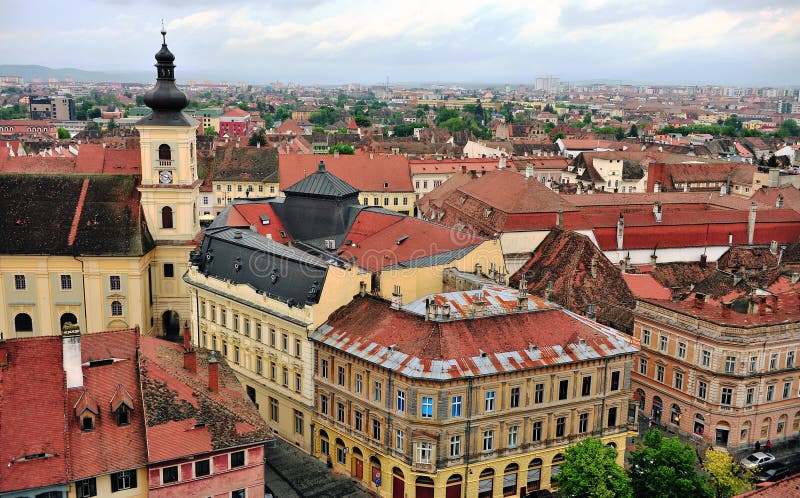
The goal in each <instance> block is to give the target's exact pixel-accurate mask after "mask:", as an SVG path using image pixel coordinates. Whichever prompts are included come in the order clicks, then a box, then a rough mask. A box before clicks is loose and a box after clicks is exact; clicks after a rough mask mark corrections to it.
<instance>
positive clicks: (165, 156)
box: [158, 144, 172, 161]
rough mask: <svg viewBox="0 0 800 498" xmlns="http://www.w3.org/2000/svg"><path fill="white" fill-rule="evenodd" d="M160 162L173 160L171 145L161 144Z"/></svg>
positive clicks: (159, 148) (159, 151) (159, 147)
mask: <svg viewBox="0 0 800 498" xmlns="http://www.w3.org/2000/svg"><path fill="white" fill-rule="evenodd" d="M158 160H159V161H171V160H172V150H171V149H170V148H169V145H167V144H161V145H159V146H158Z"/></svg>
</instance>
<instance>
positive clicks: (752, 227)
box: [747, 202, 756, 246]
mask: <svg viewBox="0 0 800 498" xmlns="http://www.w3.org/2000/svg"><path fill="white" fill-rule="evenodd" d="M755 233H756V203H755V202H751V203H750V215H749V216H748V218H747V245H750V246H752V245H753V236H754V235H755Z"/></svg>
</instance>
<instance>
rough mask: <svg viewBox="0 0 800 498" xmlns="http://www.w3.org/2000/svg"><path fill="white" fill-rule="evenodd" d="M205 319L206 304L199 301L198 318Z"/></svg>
mask: <svg viewBox="0 0 800 498" xmlns="http://www.w3.org/2000/svg"><path fill="white" fill-rule="evenodd" d="M205 317H206V302H205V301H200V318H205Z"/></svg>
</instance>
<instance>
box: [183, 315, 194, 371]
mask: <svg viewBox="0 0 800 498" xmlns="http://www.w3.org/2000/svg"><path fill="white" fill-rule="evenodd" d="M191 337H192V335H191V332H190V330H189V322H188V321H186V322H185V323H184V327H183V368H185V369H186V370H188V371H190V372H192V373H197V351H195V349H194V348H193V347H192V339H191Z"/></svg>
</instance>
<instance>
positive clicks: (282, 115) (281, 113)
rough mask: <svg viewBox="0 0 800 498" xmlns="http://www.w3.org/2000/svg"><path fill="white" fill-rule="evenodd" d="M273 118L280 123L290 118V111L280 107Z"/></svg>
mask: <svg viewBox="0 0 800 498" xmlns="http://www.w3.org/2000/svg"><path fill="white" fill-rule="evenodd" d="M275 117H276V118H277V119H278V120H280V121H284V120H286V119H289V118H291V117H292V111H291V109H289V108H287V107H286V106H280V107H278V110H277V111H275Z"/></svg>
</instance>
